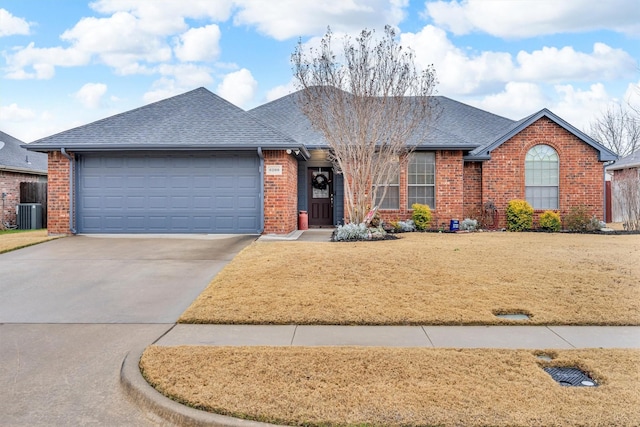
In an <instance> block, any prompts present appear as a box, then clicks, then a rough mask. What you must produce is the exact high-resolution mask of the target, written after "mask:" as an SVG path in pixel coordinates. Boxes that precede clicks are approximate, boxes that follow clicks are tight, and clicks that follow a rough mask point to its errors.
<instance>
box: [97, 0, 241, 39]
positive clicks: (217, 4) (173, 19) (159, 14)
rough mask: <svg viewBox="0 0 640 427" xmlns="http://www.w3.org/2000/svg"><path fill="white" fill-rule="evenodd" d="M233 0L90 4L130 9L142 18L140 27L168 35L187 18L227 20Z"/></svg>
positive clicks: (182, 27) (101, 9) (107, 0)
mask: <svg viewBox="0 0 640 427" xmlns="http://www.w3.org/2000/svg"><path fill="white" fill-rule="evenodd" d="M232 5H233V0H215V1H211V0H188V1H176V0H153V1H140V0H98V1H96V2H93V3H91V8H92V9H93V10H95V11H97V12H100V13H103V14H110V13H111V14H115V13H117V12H129V13H131V14H132V15H133V16H136V17H138V18H139V19H140V28H141V29H142V30H143V31H145V32H147V33H150V34H156V35H168V34H175V33H178V32H181V31H184V30H185V29H186V28H187V25H186V23H185V18H192V19H206V18H208V19H210V20H212V21H226V20H227V19H229V16H230V15H231V7H232Z"/></svg>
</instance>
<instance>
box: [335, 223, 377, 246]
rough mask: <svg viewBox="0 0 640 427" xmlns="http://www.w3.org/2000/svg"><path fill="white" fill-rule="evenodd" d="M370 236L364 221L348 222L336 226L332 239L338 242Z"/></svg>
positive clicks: (365, 238)
mask: <svg viewBox="0 0 640 427" xmlns="http://www.w3.org/2000/svg"><path fill="white" fill-rule="evenodd" d="M370 238H371V235H370V234H369V229H368V228H367V226H366V225H364V223H360V224H354V223H349V224H345V225H340V226H338V228H336V233H335V235H334V238H333V240H335V241H336V242H340V241H344V240H368V239H370Z"/></svg>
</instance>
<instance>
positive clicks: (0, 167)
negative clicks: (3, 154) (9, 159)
mask: <svg viewBox="0 0 640 427" xmlns="http://www.w3.org/2000/svg"><path fill="white" fill-rule="evenodd" d="M0 171H5V172H16V173H26V174H29V175H43V176H47V175H48V172H47V171H46V170H40V169H27V168H21V167H17V166H4V165H0Z"/></svg>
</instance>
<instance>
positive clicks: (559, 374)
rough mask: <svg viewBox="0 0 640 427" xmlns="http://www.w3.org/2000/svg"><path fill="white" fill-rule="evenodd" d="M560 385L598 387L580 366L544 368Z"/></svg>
mask: <svg viewBox="0 0 640 427" xmlns="http://www.w3.org/2000/svg"><path fill="white" fill-rule="evenodd" d="M544 370H545V371H546V372H547V373H548V374H549V375H551V378H553V379H554V380H556V381H557V382H558V383H559V384H560V385H562V386H566V387H597V386H598V384H597V383H596V382H595V380H593V379H592V378H590V377H589V376H588V375H587V374H586V373H584V372H582V371H581V370H580V369H578V368H544Z"/></svg>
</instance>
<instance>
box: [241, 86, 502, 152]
mask: <svg viewBox="0 0 640 427" xmlns="http://www.w3.org/2000/svg"><path fill="white" fill-rule="evenodd" d="M298 94H299V92H294V93H292V94H289V95H286V96H284V97H282V98H279V99H276V100H275V101H271V102H269V103H267V104H264V105H261V106H259V107H256V108H254V109H252V110H249V113H251V114H253V115H254V116H256V117H258V118H259V119H260V120H262V121H263V122H266V123H270V124H271V125H273V126H274V127H276V128H278V129H280V130H281V131H282V132H283V133H286V134H287V135H289V136H291V137H292V138H294V139H296V140H298V141H300V142H303V143H304V144H305V145H307V146H309V147H326V146H327V144H326V141H325V139H324V137H323V136H322V134H321V133H320V132H319V131H317V130H315V129H314V128H313V126H312V125H311V122H310V121H309V119H308V118H307V116H306V115H305V114H304V113H303V112H302V110H301V109H300V108H299V107H298V105H296V98H297V97H298ZM433 100H434V101H435V104H436V112H437V114H436V118H435V120H434V122H433V123H430V126H429V129H428V130H427V133H426V134H427V140H426V141H424V142H423V143H422V144H420V147H421V148H440V149H465V150H470V149H472V148H475V147H478V146H480V145H482V144H485V143H487V142H489V141H493V140H495V138H496V137H497V136H498V135H499V134H500V133H501V132H502V131H504V129H506V128H508V127H509V126H510V125H511V124H512V123H513V120H509V119H507V118H504V117H500V116H497V115H495V114H492V113H489V112H487V111H483V110H480V109H478V108H475V107H472V106H470V105H466V104H463V103H461V102H458V101H454V100H452V99H449V98H446V97H443V96H434V97H433Z"/></svg>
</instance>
